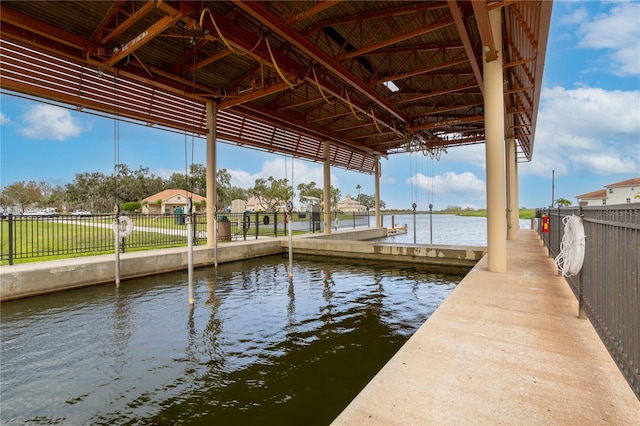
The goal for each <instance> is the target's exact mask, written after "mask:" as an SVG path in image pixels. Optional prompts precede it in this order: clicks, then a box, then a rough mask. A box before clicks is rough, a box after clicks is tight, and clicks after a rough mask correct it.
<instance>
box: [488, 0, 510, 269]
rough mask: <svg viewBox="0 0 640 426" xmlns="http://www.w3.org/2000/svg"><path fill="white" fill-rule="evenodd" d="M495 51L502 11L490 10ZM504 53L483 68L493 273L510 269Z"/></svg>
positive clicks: (489, 236) (489, 240)
mask: <svg viewBox="0 0 640 426" xmlns="http://www.w3.org/2000/svg"><path fill="white" fill-rule="evenodd" d="M489 21H490V24H491V30H492V33H493V39H494V40H495V45H496V48H498V49H501V48H502V9H500V8H495V9H493V10H490V11H489ZM502 61H503V52H502V50H499V51H498V59H496V60H495V61H491V62H487V61H486V60H483V65H484V89H485V90H484V122H485V140H486V143H485V150H486V160H485V161H486V166H487V167H486V168H487V171H486V173H487V260H488V269H489V271H491V272H506V270H507V220H506V216H505V210H506V206H505V153H504V151H505V148H504V90H503V73H502Z"/></svg>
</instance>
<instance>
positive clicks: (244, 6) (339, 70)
mask: <svg viewBox="0 0 640 426" xmlns="http://www.w3.org/2000/svg"><path fill="white" fill-rule="evenodd" d="M233 3H234V4H235V5H236V6H237V7H238V8H239V9H241V10H243V11H244V12H246V13H247V14H249V15H250V16H251V17H253V18H254V19H256V20H257V21H258V22H260V23H262V24H263V25H266V26H267V27H269V28H270V29H271V30H273V31H274V32H276V33H277V34H278V35H279V36H280V37H282V38H284V39H285V40H286V41H287V42H288V43H291V44H292V45H293V46H295V47H296V48H298V49H300V50H301V51H302V52H303V53H304V54H306V55H308V56H309V57H310V58H311V59H313V60H314V61H316V62H318V63H319V64H320V65H322V66H323V67H325V68H326V69H328V70H329V71H330V72H332V73H333V74H335V75H336V76H338V77H339V78H340V79H341V80H343V81H345V82H346V83H347V84H349V85H350V86H351V87H353V88H354V89H356V90H358V91H359V92H360V93H362V95H363V96H365V97H367V98H368V99H370V100H371V101H373V102H375V103H376V104H377V105H378V106H379V107H380V108H382V109H383V110H384V111H386V112H387V113H388V114H390V115H392V116H393V117H395V118H397V119H400V120H402V121H403V122H406V121H407V118H406V117H405V116H404V114H403V112H402V111H400V110H399V109H398V108H396V107H395V105H392V104H391V103H390V102H388V101H387V100H386V99H383V98H382V97H381V96H380V95H379V94H378V93H377V92H376V91H375V90H373V89H372V88H370V87H368V86H367V85H366V84H364V83H363V82H362V81H361V80H360V79H359V78H358V77H356V75H355V74H353V73H352V72H351V71H349V70H348V69H346V68H344V67H343V66H342V65H340V64H339V63H337V62H336V61H335V60H334V59H333V58H332V57H330V56H329V55H328V54H327V53H325V52H323V51H322V50H320V49H319V48H318V47H317V46H316V45H314V44H313V43H312V42H310V41H309V40H308V39H306V38H304V37H302V36H300V35H299V34H298V33H297V32H296V31H295V30H293V29H292V28H291V27H289V26H287V25H286V23H285V22H282V21H281V20H280V19H278V17H276V16H275V15H273V13H271V11H270V10H269V9H267V8H266V7H264V6H263V5H262V4H260V3H257V2H244V1H240V0H233Z"/></svg>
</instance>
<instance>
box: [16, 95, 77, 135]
mask: <svg viewBox="0 0 640 426" xmlns="http://www.w3.org/2000/svg"><path fill="white" fill-rule="evenodd" d="M21 118H22V120H23V121H24V127H22V128H21V129H19V133H20V134H22V135H23V136H26V137H28V138H31V139H55V140H58V141H63V140H65V139H67V138H70V137H74V136H78V135H79V134H80V132H81V131H82V129H81V128H80V126H79V125H78V124H77V123H76V121H75V120H74V118H73V117H72V116H71V113H70V112H69V111H68V110H66V109H64V108H60V107H57V106H54V105H47V104H35V105H33V106H32V107H31V108H29V110H28V111H27V112H26V113H24V114H23V115H22V117H21Z"/></svg>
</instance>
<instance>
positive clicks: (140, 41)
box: [107, 0, 183, 66]
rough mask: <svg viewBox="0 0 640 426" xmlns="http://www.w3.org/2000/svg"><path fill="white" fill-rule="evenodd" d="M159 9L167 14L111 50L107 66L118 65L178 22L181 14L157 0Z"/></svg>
mask: <svg viewBox="0 0 640 426" xmlns="http://www.w3.org/2000/svg"><path fill="white" fill-rule="evenodd" d="M157 2H158V6H157V7H159V8H161V9H162V10H163V11H164V12H167V15H165V16H164V17H162V18H160V20H158V21H157V22H156V23H155V24H153V25H151V26H150V27H149V28H147V29H146V30H144V31H143V32H141V33H140V34H138V35H137V36H136V37H134V38H133V39H131V40H130V41H129V42H128V43H125V44H123V45H122V46H120V48H115V49H114V50H113V55H112V56H111V58H110V59H109V61H108V62H107V66H113V65H115V64H116V63H118V62H119V61H120V60H122V59H123V58H125V57H126V56H128V55H130V54H131V53H133V52H135V51H136V50H137V49H139V48H140V47H142V46H144V45H145V44H146V43H148V42H149V41H150V40H151V39H153V38H155V37H156V36H158V35H160V34H161V33H162V32H164V31H165V30H166V29H167V28H169V27H171V26H172V25H173V24H175V23H176V22H177V21H179V20H180V19H181V18H182V16H183V14H182V12H181V11H178V10H176V9H173V8H171V7H163V5H164V3H163V2H162V0H157Z"/></svg>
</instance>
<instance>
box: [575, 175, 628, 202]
mask: <svg viewBox="0 0 640 426" xmlns="http://www.w3.org/2000/svg"><path fill="white" fill-rule="evenodd" d="M604 187H605V188H606V189H599V190H597V191H593V192H587V193H586V194H582V195H577V196H576V198H577V199H578V203H580V202H586V203H587V206H602V205H607V206H610V205H616V204H632V203H640V198H636V197H637V196H638V195H639V194H640V178H633V179H627V180H623V181H622V182H616V183H612V184H610V185H605V186H604Z"/></svg>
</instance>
